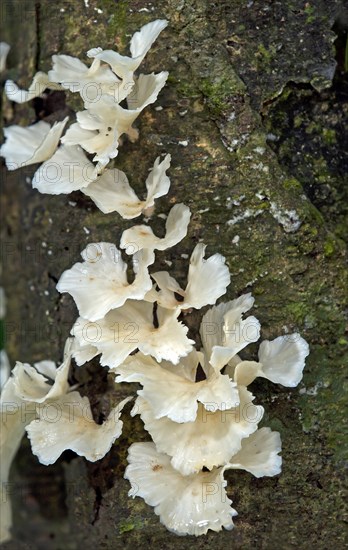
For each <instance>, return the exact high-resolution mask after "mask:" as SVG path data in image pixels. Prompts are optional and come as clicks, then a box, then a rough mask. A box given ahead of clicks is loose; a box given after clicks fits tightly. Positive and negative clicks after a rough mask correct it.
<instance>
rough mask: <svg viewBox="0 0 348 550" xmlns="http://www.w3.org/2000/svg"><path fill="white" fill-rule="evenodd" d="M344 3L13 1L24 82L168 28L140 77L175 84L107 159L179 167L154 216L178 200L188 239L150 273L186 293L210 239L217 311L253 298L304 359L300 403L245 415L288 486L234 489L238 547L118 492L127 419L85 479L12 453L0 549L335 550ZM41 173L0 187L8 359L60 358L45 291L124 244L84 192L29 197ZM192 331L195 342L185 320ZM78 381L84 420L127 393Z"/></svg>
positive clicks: (13, 109)
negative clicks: (275, 446)
mask: <svg viewBox="0 0 348 550" xmlns="http://www.w3.org/2000/svg"><path fill="white" fill-rule="evenodd" d="M85 4H88V7H86V6H85ZM343 4H344V2H343V1H342V2H339V1H338V0H325V1H324V0H315V1H313V2H307V3H305V2H304V1H301V0H285V1H282V2H273V1H270V0H266V1H265V0H263V1H261V0H258V1H254V2H252V1H250V2H247V1H245V0H243V1H242V0H234V1H233V2H228V1H226V2H223V1H221V2H211V1H208V0H197V1H193V0H187V1H177V2H174V1H171V0H159V1H158V2H154V3H153V4H152V3H148V2H145V1H143V0H140V1H136V0H134V1H129V2H128V1H126V0H121V1H118V2H116V1H114V0H99V1H97V0H90V1H89V2H85V3H84V2H83V1H82V0H81V1H78V0H75V1H65V0H63V1H60V2H52V1H48V0H41V1H38V2H36V3H31V2H30V1H28V2H26V1H23V0H22V1H18V2H17V1H13V2H11V3H7V4H6V8H5V10H4V12H3V16H2V19H3V21H2V23H3V27H4V32H3V39H4V40H7V41H8V42H10V43H11V44H12V50H11V54H10V56H9V63H8V66H9V69H8V72H7V75H6V76H7V78H9V77H11V78H14V79H16V80H17V81H18V82H20V83H21V84H23V85H24V86H26V85H27V84H28V83H29V81H30V79H31V76H32V74H33V72H34V70H35V69H41V70H47V69H48V68H49V66H50V56H51V55H52V54H54V53H66V54H71V55H76V56H79V57H81V59H84V55H85V52H86V51H87V50H88V49H89V48H91V47H94V46H102V47H103V48H104V49H106V48H113V47H115V46H117V47H118V48H119V49H120V51H121V52H127V48H126V47H127V43H128V40H129V36H130V35H131V34H132V33H133V32H134V31H135V30H137V29H138V28H139V27H140V26H141V25H142V24H145V23H147V22H149V21H151V20H153V19H155V18H167V19H168V20H169V22H170V24H169V27H168V29H167V30H166V31H165V32H163V33H162V34H161V36H160V38H159V39H158V41H157V43H156V45H155V47H154V48H152V50H151V51H150V53H149V54H148V56H147V58H146V61H145V63H144V66H143V67H142V68H143V71H144V72H151V71H159V70H168V71H169V72H170V77H169V80H168V84H167V86H166V88H165V89H164V90H163V91H162V93H161V95H160V98H159V100H158V102H157V103H156V104H155V105H154V106H152V107H150V108H148V109H146V112H145V113H144V114H143V115H142V116H141V118H140V119H139V122H138V123H137V125H138V127H139V130H140V139H139V140H138V141H137V142H136V143H135V144H131V143H129V142H127V141H126V142H125V143H124V144H123V146H122V147H121V148H120V153H119V156H118V158H117V160H116V164H117V166H118V167H120V168H121V169H123V170H125V172H126V173H127V174H128V176H129V179H130V181H131V183H132V184H133V185H134V186H135V188H136V190H139V191H140V190H141V189H143V187H142V186H143V182H144V179H145V176H146V173H147V170H148V169H149V168H150V166H151V165H152V163H153V161H154V159H155V158H156V156H157V155H159V154H160V153H164V152H168V153H171V155H172V168H171V170H170V177H171V180H172V187H171V191H170V194H169V198H164V199H161V200H160V201H159V204H158V206H157V210H156V212H157V213H160V212H168V210H169V206H170V204H173V203H175V202H185V203H186V204H188V205H189V206H190V207H191V209H192V212H193V218H192V223H191V225H190V229H189V235H188V237H187V238H186V239H185V240H184V241H183V242H182V243H180V244H179V245H178V246H177V247H176V248H174V249H171V250H168V251H166V252H165V253H163V254H161V255H159V258H158V261H157V267H159V268H162V269H166V268H167V265H166V264H165V263H164V260H165V259H166V260H171V261H172V262H173V266H172V270H173V272H172V273H173V275H174V276H176V277H177V278H178V280H179V282H184V280H185V276H186V269H187V260H185V259H183V258H182V254H189V253H190V252H191V250H192V248H193V246H194V244H195V243H196V242H197V241H198V239H203V240H204V242H205V243H207V244H208V245H209V252H210V253H213V252H221V253H222V254H224V255H225V256H226V258H227V261H228V264H229V267H230V271H231V273H232V283H231V285H230V289H229V297H230V298H233V297H235V296H237V295H239V294H241V293H243V292H248V291H252V292H253V293H254V295H255V296H256V299H257V301H256V303H257V307H256V308H255V314H256V315H257V316H258V318H259V319H260V321H261V323H262V328H263V334H262V336H263V337H266V338H267V337H270V338H273V337H275V336H277V335H279V334H282V333H284V331H285V330H289V331H300V332H301V333H302V334H303V336H304V337H305V338H306V339H307V340H308V341H309V343H310V346H311V355H310V357H309V360H308V366H307V367H306V370H305V375H304V379H303V383H301V385H300V387H299V388H297V389H294V390H289V389H286V388H282V387H275V386H273V385H272V384H271V383H268V382H267V381H256V382H255V383H254V384H253V386H252V390H253V393H254V394H255V395H256V396H257V399H256V402H258V403H260V404H262V405H264V406H265V408H266V414H265V418H264V421H263V425H267V426H270V427H271V428H273V429H276V430H279V431H280V432H281V435H282V440H283V458H284V465H283V473H282V475H281V476H280V477H277V478H263V479H260V480H256V479H255V478H252V477H251V476H249V475H248V474H246V473H242V472H237V473H233V474H230V475H229V489H228V495H229V497H230V498H232V500H233V506H234V507H235V508H236V509H237V510H238V512H239V516H238V517H237V518H236V521H235V524H236V528H235V529H234V530H233V531H232V532H222V533H219V534H209V535H208V536H206V537H201V538H200V539H197V540H196V539H195V540H192V539H191V538H190V537H189V538H178V537H176V536H175V535H173V534H171V533H169V532H167V531H166V530H165V528H164V527H163V526H162V525H160V523H159V521H158V518H157V517H156V516H155V515H154V513H153V510H152V509H151V508H149V507H147V506H146V505H145V503H144V502H143V501H142V500H141V499H135V500H130V499H129V498H128V497H127V491H128V489H129V486H128V482H126V481H125V480H124V479H123V478H122V475H123V471H124V467H125V456H126V450H127V446H128V445H129V444H130V443H131V442H132V441H139V440H146V439H147V434H146V433H145V432H144V431H143V428H142V425H141V422H140V421H137V420H126V422H125V430H124V435H123V436H122V438H121V440H120V441H119V442H118V443H117V444H116V445H115V446H114V448H113V449H112V451H111V452H110V453H109V454H108V455H107V456H106V457H105V459H103V460H101V461H99V462H97V463H95V464H88V463H86V462H84V461H83V460H82V459H80V458H76V457H75V456H73V455H72V454H71V455H70V454H68V453H67V454H66V455H64V456H63V457H62V459H61V460H60V461H59V463H58V464H56V465H54V466H52V467H47V468H46V467H44V466H41V465H40V464H38V462H37V460H36V459H35V457H32V456H31V454H30V450H29V445H28V442H26V441H25V442H23V447H22V449H21V451H20V453H19V456H18V459H17V461H16V463H15V465H14V467H13V471H12V479H11V481H12V483H13V491H12V492H13V500H14V506H15V510H16V512H15V515H14V519H15V521H14V537H15V541H14V542H11V543H7V544H6V545H4V548H5V547H6V548H9V549H10V548H13V549H14V548H16V549H19V548H33V549H41V548H45V549H60V548H65V549H70V548H71V549H75V548H86V549H89V548H108V549H114V548H138V547H139V548H140V547H143V546H145V545H149V546H152V547H153V548H166V549H171V548H173V549H174V548H180V549H186V548H187V549H188V548H191V545H192V544H194V545H195V547H196V548H214V549H215V550H219V549H223V548H226V547H233V548H243V549H244V548H267V549H268V548H269V549H273V548H304V549H306V548H313V547H316V548H318V549H322V550H324V549H327V548H329V547H331V546H332V545H335V546H336V547H337V548H343V547H344V546H345V543H346V542H347V541H345V538H344V537H345V523H344V522H345V521H346V520H347V516H345V514H346V512H347V510H346V509H345V501H344V496H343V480H344V476H345V473H344V460H345V459H346V458H347V454H346V437H347V431H346V406H347V401H346V397H345V395H346V394H345V392H346V390H347V388H346V387H345V383H346V382H345V376H346V375H345V363H344V358H345V357H346V355H345V353H346V350H347V334H346V333H345V329H346V318H345V316H344V313H345V310H346V306H347V298H346V295H345V287H346V282H347V272H346V270H345V243H344V240H345V239H346V238H347V227H346V226H345V225H344V220H345V217H344V215H345V214H346V210H345V209H346V208H347V206H346V204H347V179H346V174H347V156H345V153H344V145H345V144H344V137H343V130H344V118H345V115H346V113H347V107H348V106H347V96H346V95H344V91H343V90H344V84H347V72H344V59H343V58H344V48H345V46H346V44H345V40H346V36H347V14H345V13H344V8H343ZM97 8H98V10H97ZM334 25H335V26H334ZM333 29H334V30H333ZM337 35H338V38H337V39H336V36H337ZM335 40H336V42H335V44H334V41H335ZM335 46H336V48H335ZM335 57H336V60H337V62H338V66H337V67H336V69H335V66H336V63H335ZM346 69H347V68H346ZM158 106H161V107H162V110H156V107H158ZM3 107H4V109H3V113H4V118H5V123H6V124H10V123H14V122H16V123H19V124H28V123H29V122H34V121H35V120H37V119H38V118H43V119H45V120H48V121H53V120H61V119H62V118H63V117H64V115H65V114H66V113H70V112H72V109H77V108H79V107H80V105H79V104H78V103H77V102H76V103H73V102H71V101H70V98H69V99H68V102H67V104H65V96H64V93H60V92H59V93H58V92H55V93H50V94H48V96H47V98H45V99H43V100H37V101H35V102H34V104H30V105H24V106H17V105H16V106H14V105H12V104H10V103H9V102H8V101H6V100H5V101H4V102H3ZM345 139H346V138H345ZM186 142H187V145H186ZM34 170H35V168H33V167H30V168H29V169H26V170H22V171H18V172H14V173H11V174H9V173H6V174H5V176H4V180H3V203H2V204H3V206H2V207H3V211H4V212H6V215H7V223H6V225H5V226H4V227H3V229H2V232H3V233H2V235H3V242H4V245H3V250H4V254H3V283H4V285H5V287H6V290H7V295H8V316H7V320H6V332H7V349H8V352H9V354H10V357H11V359H12V361H14V360H15V359H20V360H25V361H28V362H31V361H35V360H40V359H44V358H51V359H54V360H57V361H58V360H59V359H60V357H61V353H62V347H63V343H64V341H65V338H66V337H67V335H68V333H69V329H70V327H71V325H72V323H73V321H74V319H75V316H76V310H75V307H74V305H73V303H72V300H71V299H70V298H69V297H68V296H66V295H63V296H60V295H59V294H58V293H57V292H56V290H55V284H56V281H57V279H58V278H59V276H60V274H61V273H62V271H63V270H64V269H66V268H68V267H69V266H71V265H72V263H74V262H75V261H77V260H78V259H79V252H80V251H81V250H82V249H83V248H84V247H85V245H86V243H89V242H97V241H101V240H103V241H111V242H115V243H117V242H118V240H119V237H120V234H121V231H122V230H123V229H124V228H125V227H127V226H130V225H132V223H128V222H123V221H122V220H121V219H120V217H119V216H118V215H117V214H115V215H104V214H102V213H101V212H99V211H98V210H97V209H96V207H95V206H94V205H93V203H92V202H91V201H89V200H88V199H87V198H86V197H84V196H83V195H82V194H79V193H76V196H75V194H74V195H73V196H65V195H61V196H57V197H53V196H45V195H40V194H39V193H37V192H36V191H34V190H32V189H31V186H30V185H28V183H27V181H26V180H27V178H28V177H31V175H32V174H33V172H34ZM344 199H346V204H345V205H344ZM168 202H169V204H168ZM151 223H152V226H153V227H154V229H155V230H157V231H159V232H160V231H161V230H162V229H161V228H162V227H163V220H161V219H160V218H158V217H157V215H156V214H155V215H154V217H153V219H152V221H151ZM237 235H238V236H239V241H238V242H236V241H237V240H238V239H234V237H236V236H237ZM233 239H234V241H233ZM188 322H189V324H190V327H191V330H192V333H194V331H195V330H196V328H195V327H197V325H198V322H199V317H198V315H193V316H192V317H190V319H188ZM74 379H76V380H78V381H79V382H81V383H82V386H81V392H83V393H84V394H87V395H88V396H89V397H90V398H91V400H92V403H93V407H94V412H95V414H96V418H101V416H100V415H102V414H103V413H104V414H105V413H107V411H108V409H109V407H110V406H111V405H112V403H113V402H114V401H116V400H118V398H119V397H120V395H121V394H122V395H125V394H126V393H128V391H129V386H127V387H126V388H117V389H115V388H114V386H113V383H112V378H111V377H109V378H108V375H107V372H106V369H104V370H103V369H102V368H100V367H98V365H97V364H91V365H88V366H85V367H83V368H81V369H78V370H76V369H75V371H74Z"/></svg>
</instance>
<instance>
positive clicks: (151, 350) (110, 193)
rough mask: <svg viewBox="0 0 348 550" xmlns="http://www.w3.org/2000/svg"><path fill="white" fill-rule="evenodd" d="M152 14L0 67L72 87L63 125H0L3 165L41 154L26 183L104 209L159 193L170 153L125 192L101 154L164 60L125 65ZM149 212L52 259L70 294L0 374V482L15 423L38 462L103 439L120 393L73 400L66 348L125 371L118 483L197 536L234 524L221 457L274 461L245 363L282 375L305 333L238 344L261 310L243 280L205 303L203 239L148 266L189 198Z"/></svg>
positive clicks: (215, 262)
mask: <svg viewBox="0 0 348 550" xmlns="http://www.w3.org/2000/svg"><path fill="white" fill-rule="evenodd" d="M166 26H167V22H166V21H164V20H157V21H154V22H152V23H149V24H147V25H145V26H144V27H142V29H141V30H140V31H139V32H137V33H135V34H134V36H133V38H132V39H131V43H130V54H131V56H130V57H128V56H122V55H120V54H119V53H118V52H114V51H111V50H103V49H101V48H99V47H98V48H93V49H91V50H89V51H88V53H87V56H88V58H89V59H93V61H92V62H91V64H90V66H88V65H86V64H85V63H83V62H82V61H80V60H79V59H77V58H74V57H71V56H67V55H55V56H53V68H52V69H51V70H50V71H49V72H48V74H45V73H37V74H36V75H35V77H34V80H33V82H32V84H31V85H30V87H29V90H28V91H23V90H19V88H18V87H17V86H16V85H15V84H14V83H13V82H11V81H8V82H7V83H6V87H5V90H6V93H7V96H8V97H9V99H12V101H14V102H24V101H28V100H29V99H31V98H33V97H37V96H38V95H41V94H43V93H45V90H47V89H51V88H58V89H63V90H66V91H67V93H78V94H80V96H81V98H82V100H83V103H84V110H83V111H79V112H78V113H77V114H76V122H74V123H73V124H72V125H71V126H70V127H68V129H67V131H66V133H65V134H63V132H64V130H65V126H66V125H67V122H68V120H67V119H64V120H63V121H61V122H56V123H55V124H54V125H53V126H51V125H50V124H48V123H47V122H45V121H39V122H37V123H36V124H34V125H32V126H29V127H28V128H22V127H19V126H10V127H8V128H6V129H5V137H6V141H5V144H4V145H3V146H2V147H1V150H0V154H1V155H2V156H3V157H4V158H5V161H6V164H7V167H8V169H9V170H14V169H16V168H19V167H20V166H26V165H28V164H34V163H43V164H42V165H41V166H40V167H38V169H37V170H36V172H35V175H34V178H33V181H32V186H33V188H35V189H37V190H38V191H39V192H41V193H48V194H52V195H56V194H62V193H63V194H64V193H66V194H67V193H70V192H72V191H77V190H80V191H81V192H82V193H84V194H85V195H87V196H88V197H90V198H91V199H92V200H93V201H94V203H95V204H96V205H97V207H98V208H99V209H100V210H101V212H103V213H104V214H110V213H112V212H117V213H118V214H119V215H121V216H122V217H123V218H124V219H127V220H130V219H133V218H136V217H138V216H140V215H142V214H143V215H146V216H150V215H151V214H152V213H153V210H154V207H155V201H156V199H158V198H159V197H164V196H165V195H167V193H168V192H169V189H170V179H169V176H168V175H167V171H168V170H169V168H170V162H171V156H170V155H169V154H165V155H164V156H163V158H162V157H161V156H158V157H157V158H156V160H155V162H154V165H153V167H152V169H151V170H150V172H149V174H148V177H147V178H146V181H145V186H146V196H145V198H139V197H138V195H137V194H136V193H135V192H134V190H133V189H132V187H131V186H130V183H129V180H128V177H127V175H126V174H125V173H124V172H123V171H121V170H119V169H118V168H112V169H108V168H107V164H108V163H109V161H110V159H114V158H116V157H117V155H118V147H119V145H120V137H121V136H122V135H123V134H126V135H128V137H129V138H130V139H132V140H133V139H134V138H135V137H136V135H137V132H136V129H135V128H134V127H133V122H134V121H135V119H136V118H137V116H138V115H139V114H140V113H141V111H142V110H143V109H144V108H145V107H146V106H148V105H150V104H151V103H153V102H154V101H156V99H157V96H158V94H159V92H160V91H161V89H162V88H163V86H164V85H165V83H166V81H167V76H168V73H167V72H165V71H163V72H161V73H159V74H154V73H152V74H148V75H143V74H140V75H138V74H135V71H137V69H138V68H139V65H140V64H141V62H142V60H143V59H144V57H145V55H146V54H147V52H148V50H149V49H150V47H151V45H152V44H153V42H154V41H155V40H156V39H157V37H158V35H159V34H160V32H161V31H162V30H164V29H165V27H166ZM123 100H126V101H124V102H123ZM121 102H123V103H122V105H121ZM126 103H127V107H126ZM59 142H60V144H59ZM172 202H175V200H172V201H171V204H172ZM168 204H169V201H168ZM168 210H169V208H167V209H166V210H165V211H166V212H168ZM91 215H93V213H92V214H91ZM161 217H164V218H166V223H165V232H164V233H165V234H164V236H163V237H160V236H157V235H156V234H155V233H154V232H153V230H152V228H151V226H150V225H148V224H147V225H146V224H145V223H140V224H138V225H133V226H130V227H129V226H127V228H126V229H124V231H123V233H122V236H121V239H120V243H119V244H118V245H117V246H116V245H115V244H112V243H109V242H97V243H90V244H89V245H88V246H87V247H86V248H85V249H84V250H83V251H82V254H81V255H82V262H81V261H80V262H79V261H77V263H75V264H74V265H73V266H72V267H70V268H69V269H67V270H65V271H64V272H63V273H62V275H61V277H60V279H59V281H58V284H57V290H58V291H59V292H60V293H68V294H69V295H70V296H71V297H72V298H73V300H74V302H75V304H76V306H77V309H78V318H77V319H76V321H75V322H74V323H73V326H72V328H71V334H72V338H69V339H68V340H67V343H66V347H65V351H64V359H63V362H62V364H61V365H60V366H59V367H58V368H57V367H56V365H55V363H53V362H52V361H42V362H40V363H35V364H34V365H33V366H31V365H30V364H27V363H17V364H16V366H15V367H14V369H13V371H12V374H11V376H10V378H9V379H8V380H7V381H6V382H5V384H4V387H3V390H2V394H1V400H0V402H1V423H2V429H1V446H0V458H1V483H2V488H4V487H6V484H7V482H8V479H9V470H10V466H11V462H12V460H13V457H14V455H15V453H16V451H17V449H18V447H19V444H20V441H21V439H22V437H23V435H24V433H25V431H26V432H27V434H28V436H29V439H30V441H31V446H32V451H33V453H34V454H35V455H36V456H37V457H38V459H39V461H40V462H41V463H42V464H46V465H48V464H52V463H53V462H55V461H56V460H57V459H58V458H59V457H60V455H61V454H62V453H63V451H65V450H66V449H70V450H71V451H74V452H75V453H76V454H78V455H80V456H83V457H85V458H86V459H87V460H90V461H96V460H100V459H102V458H103V457H104V456H105V454H106V453H107V452H108V451H109V450H110V448H111V446H112V445H113V443H114V441H115V440H116V439H117V438H118V437H119V436H120V435H121V432H122V425H123V422H122V420H121V413H122V410H123V408H124V406H125V405H126V404H127V403H128V401H130V400H131V399H133V398H134V395H132V394H131V393H130V394H129V396H127V397H126V398H125V399H123V400H122V401H121V402H120V403H118V404H117V405H114V406H113V407H112V408H111V411H110V413H109V414H108V416H107V417H106V419H105V420H104V422H103V423H101V424H98V423H96V422H95V421H94V419H93V415H92V410H91V405H90V402H89V399H88V398H87V397H83V396H81V395H80V393H79V392H78V391H77V387H76V386H73V385H71V384H70V383H69V369H70V363H71V360H72V359H74V361H75V362H76V364H77V367H74V368H80V367H81V366H82V365H84V364H85V363H86V362H88V361H90V360H92V359H94V358H97V359H96V361H99V363H100V365H101V366H102V367H105V368H107V369H109V374H110V375H113V376H115V382H114V381H113V376H108V380H109V383H110V384H111V385H112V387H113V389H115V388H116V389H117V390H119V389H120V386H119V384H128V383H137V384H139V386H138V388H137V390H136V391H137V396H136V400H135V403H134V406H133V408H132V412H131V416H135V415H139V416H140V418H141V420H142V422H143V424H144V429H145V430H146V431H147V432H148V433H149V436H150V437H151V438H152V442H147V443H137V442H135V443H133V444H132V445H131V446H130V448H129V453H128V466H127V467H126V471H125V478H126V479H128V480H129V481H130V483H131V489H130V491H129V495H130V496H132V497H141V498H143V499H144V500H145V502H146V503H147V504H149V505H150V506H153V507H154V510H155V513H156V514H157V515H158V516H159V518H160V521H161V522H162V523H163V524H164V525H165V526H166V528H167V529H169V530H170V531H172V532H173V533H175V534H177V535H195V536H199V535H204V534H206V533H207V532H208V530H212V531H220V530H221V529H222V528H225V529H227V530H231V529H232V528H233V527H234V523H233V518H234V517H235V516H236V515H237V512H236V511H235V510H234V509H233V508H232V506H231V505H232V500H231V499H230V498H229V496H230V491H229V488H228V483H227V479H225V474H226V472H227V471H228V470H240V469H242V470H246V471H247V472H249V473H250V474H252V475H253V476H255V477H262V476H274V475H278V474H279V473H280V471H281V457H280V456H279V453H280V451H281V441H280V434H279V433H278V432H272V431H271V430H270V428H267V427H261V428H259V423H260V421H261V419H262V418H263V415H264V411H265V409H264V407H263V406H262V404H261V403H260V399H259V397H258V396H254V395H253V393H252V392H251V391H250V389H249V388H248V386H249V385H250V384H251V383H252V382H253V381H254V380H255V378H256V377H260V378H267V379H268V380H270V381H271V382H273V383H278V384H281V385H283V386H286V387H295V386H296V385H297V384H298V383H299V382H300V380H301V378H302V372H303V369H304V366H305V359H306V357H307V355H308V353H309V347H308V344H307V342H306V341H305V340H304V339H303V338H302V337H301V336H300V335H299V334H298V333H295V334H286V335H282V336H279V337H277V338H275V339H274V340H271V341H268V340H266V341H264V342H261V344H260V346H259V353H258V359H259V360H258V361H255V356H254V347H255V346H253V350H252V352H249V350H248V346H249V344H255V343H256V342H257V341H258V340H259V339H260V329H261V324H260V322H259V320H258V319H257V318H256V317H254V316H253V315H247V312H249V311H250V310H251V308H252V307H253V305H254V298H253V297H252V295H251V294H244V295H241V296H239V297H237V298H236V299H234V300H229V301H226V302H220V303H218V304H216V302H217V300H219V299H220V298H222V297H223V296H224V295H225V294H226V290H227V287H228V285H229V284H230V281H231V276H230V273H229V269H228V266H227V264H226V260H225V258H224V257H223V256H222V255H221V254H219V253H215V254H212V255H208V257H207V258H205V251H206V245H205V244H204V243H202V242H197V241H198V240H197V239H196V242H195V243H194V245H195V246H194V248H193V252H192V255H191V258H190V260H189V264H188V266H187V269H185V275H184V279H186V282H183V281H182V280H181V279H179V277H178V274H176V277H177V278H178V280H177V279H176V278H174V277H173V276H172V275H171V274H170V273H169V272H168V271H164V270H163V269H161V270H158V265H161V266H162V267H163V265H164V263H163V254H162V255H161V257H160V260H161V261H162V264H158V263H157V265H156V256H155V251H161V252H163V251H166V250H167V249H169V248H171V247H173V246H175V245H177V244H178V243H180V241H182V240H183V239H184V238H185V237H186V235H187V232H188V225H189V222H190V218H191V211H190V208H189V207H188V206H186V205H185V204H182V203H177V204H174V206H172V208H171V209H170V210H169V212H168V215H167V216H166V215H163V214H162V216H161ZM148 219H149V218H148ZM148 219H147V221H148ZM81 248H82V247H81ZM187 257H188V256H187ZM126 259H130V261H129V262H126V261H125V260H126ZM165 261H166V262H167V263H168V264H170V263H171V262H168V261H167V260H165ZM155 265H156V268H157V269H155V267H154V266H155ZM131 266H132V267H131ZM186 272H187V276H186ZM206 306H212V307H210V308H209V309H208V310H207V309H206ZM202 308H205V309H204V310H203V312H200V310H201V309H202ZM192 310H195V311H194V312H192ZM260 313H261V312H260ZM190 315H192V317H190ZM199 320H200V321H201V322H199ZM196 340H197V341H196ZM249 349H250V348H249ZM122 389H126V391H127V386H123V387H122ZM253 391H254V390H253ZM132 392H133V393H134V390H132ZM23 407H24V408H25V411H26V414H25V415H23V414H22V411H23ZM226 477H227V476H226ZM2 504H3V505H2V508H1V518H0V519H1V541H5V540H7V539H8V538H10V529H11V506H10V502H9V500H8V499H6V500H5V502H4V499H3V503H2Z"/></svg>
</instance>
